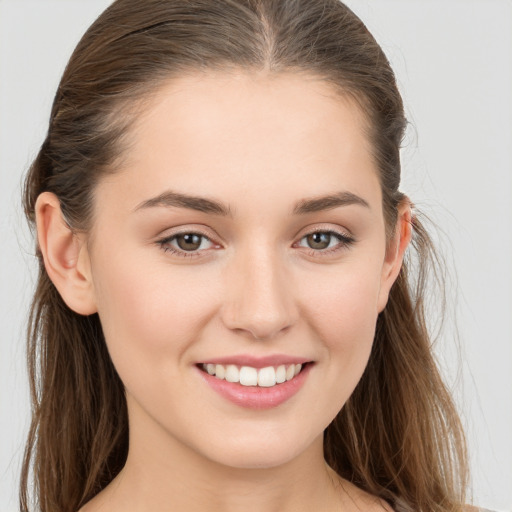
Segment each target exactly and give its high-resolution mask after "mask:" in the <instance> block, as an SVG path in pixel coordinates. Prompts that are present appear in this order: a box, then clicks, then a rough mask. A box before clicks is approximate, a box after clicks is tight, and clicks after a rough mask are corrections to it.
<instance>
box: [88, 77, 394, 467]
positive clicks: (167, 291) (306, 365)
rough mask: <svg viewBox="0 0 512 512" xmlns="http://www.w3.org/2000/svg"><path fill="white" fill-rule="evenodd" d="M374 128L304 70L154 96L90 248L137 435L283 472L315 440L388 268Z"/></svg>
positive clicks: (366, 349) (101, 210) (380, 300)
mask: <svg viewBox="0 0 512 512" xmlns="http://www.w3.org/2000/svg"><path fill="white" fill-rule="evenodd" d="M364 134H365V130H364V118H363V116H362V113H361V112H360V111H359V110H358V108H357V107H356V106H355V104H354V103H352V102H351V101H349V100H348V99H346V98H342V97H340V96H336V95H335V93H334V91H333V90H332V89H331V88H330V86H329V85H327V84H325V83H323V82H321V81H318V80H315V79H313V78H305V77H304V76H300V77H299V76H294V75H281V76H278V77H274V78H269V77H268V76H254V75H247V74H242V73H241V74H238V75H235V74H233V75H228V74H213V73H210V74H207V75H199V74H198V75H196V76H188V77H186V78H181V79H177V80H174V81H172V82H169V83H168V84H166V85H165V86H164V87H163V88H162V89H161V90H160V91H159V92H158V94H157V95H156V96H155V97H154V99H153V100H152V103H151V105H150V107H149V108H148V109H147V111H146V112H145V114H144V116H143V117H142V118H140V119H139V121H138V123H137V124H136V126H135V127H134V129H133V132H132V142H133V144H132V146H131V148H130V149H129V151H128V154H127V160H126V164H125V166H124V168H123V169H122V170H121V171H120V172H117V173H116V174H114V175H112V176H108V177H106V178H104V179H103V180H102V181H101V182H100V183H99V185H98V187H97V189H96V195H95V224H94V227H93V229H92V237H91V240H90V244H89V246H88V251H89V253H88V258H89V261H90V276H91V280H92V283H93V296H94V302H95V307H96V308H97V310H98V313H99V316H100V319H101V323H102V326H103V329H104V333H105V337H106V341H107V345H108V349H109V351H110V354H111V357H112V360H113V362H114V365H115V367H116V369H117V371H118V373H119V375H120V377H121V379H122V381H123V383H124V385H125V387H126V395H127V401H128V408H129V417H130V435H131V443H133V445H134V446H135V445H136V443H137V439H139V440H140V442H142V439H143V438H144V439H145V441H144V442H145V443H149V444H151V443H153V442H156V441H155V440H156V439H158V440H159V441H158V442H159V443H160V445H162V446H163V444H165V443H162V440H165V442H166V443H168V445H169V446H174V447H180V449H183V450H188V451H189V452H190V453H193V454H195V455H196V456H200V457H203V458H206V459H209V460H210V461H214V462H218V463H221V464H225V465H228V466H232V467H271V466H275V465H278V464H282V463H285V462H287V461H290V460H292V459H293V458H294V457H297V456H298V455H299V454H301V453H303V452H304V451H306V450H307V449H308V447H310V446H312V445H313V444H314V443H315V442H318V440H319V439H321V437H322V432H323V430H324V429H325V427H326V426H327V425H328V424H329V423H330V422H331V421H332V419H333V418H334V417H335V415H336V414H337V413H338V411H339V410H340V409H341V408H342V407H343V404H344V403H345V402H346V400H347V399H348V397H349V396H350V394H351V393H352V391H353V389H354V387H355V386H356V384H357V382H358V381H359V379H360V377H361V375H362V373H363V370H364V368H365V366H366V364H367V361H368V357H369V354H370V350H371V347H372V341H373V336H374V331H375V323H376V319H377V315H378V313H379V311H381V310H382V308H383V307H384V304H385V302H386V298H387V293H388V291H389V287H390V286H391V283H392V280H393V276H392V275H391V274H392V267H393V264H394V263H393V262H394V259H393V258H391V257H390V256H389V251H386V236H385V226H384V220H383V214H382V196H381V190H380V186H379V180H378V175H377V170H376V167H375V163H374V161H373V159H372V157H371V151H370V147H369V145H368V141H367V140H366V137H365V135H364ZM298 365H301V366H298ZM299 370H300V371H299ZM297 371H299V373H298V374H297V375H295V374H296V373H297ZM276 380H277V383H276ZM230 381H232V382H230ZM148 432H151V434H150V435H148ZM160 449H161V448H160Z"/></svg>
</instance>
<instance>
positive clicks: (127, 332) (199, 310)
mask: <svg viewBox="0 0 512 512" xmlns="http://www.w3.org/2000/svg"><path fill="white" fill-rule="evenodd" d="M109 259H110V261H116V260H112V259H111V258H109ZM117 261H119V263H118V264H115V265H112V264H108V262H107V261H106V260H104V261H98V264H97V268H98V269H102V270H101V271H99V272H98V273H97V274H96V275H95V287H96V295H97V303H98V312H99V316H100V319H101V323H102V327H103V331H104V334H105V338H106V342H107V345H108V348H109V351H110V354H111V357H112V359H113V361H114V364H115V366H116V368H117V369H118V371H119V373H120V374H121V373H122V371H123V367H126V369H129V368H130V367H133V361H134V360H136V361H138V364H139V367H140V368H141V370H142V368H144V366H146V367H147V370H148V371H150V372H153V371H155V370H157V369H158V368H159V367H163V365H165V364H166V361H169V360H172V361H174V362H176V360H177V359H178V360H179V358H180V356H181V355H182V354H183V353H184V352H185V351H186V349H187V348H188V346H189V344H190V343H191V340H193V339H197V337H198V336H199V335H200V332H201V330H202V328H203V327H204V324H205V321H206V320H205V319H207V318H209V316H211V315H210V311H211V310H212V309H214V307H213V304H212V301H213V298H211V297H209V295H208V290H205V287H204V286H202V285H201V284H202V283H204V280H202V278H201V276H200V275H196V276H195V277H194V278H193V279H191V278H190V276H189V275H187V273H186V272H180V271H179V269H178V270H175V269H172V268H171V266H168V267H167V268H166V269H165V268H164V269H162V265H161V264H160V265H148V262H147V261H144V262H142V261H137V259H136V258H135V257H132V258H130V259H124V260H120V259H118V260H117ZM165 270H166V271H165ZM196 273H197V272H196ZM96 283H97V286H96ZM167 356H169V357H167ZM164 370H165V371H168V370H169V369H168V368H165V369H163V371H164ZM123 380H124V379H123Z"/></svg>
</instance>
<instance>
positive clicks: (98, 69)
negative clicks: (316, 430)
mask: <svg viewBox="0 0 512 512" xmlns="http://www.w3.org/2000/svg"><path fill="white" fill-rule="evenodd" d="M212 69H216V70H219V69H224V70H229V69H249V70H265V71H266V72H268V73H269V74H272V73H283V72H293V73H306V74H308V75H314V76H317V77H320V78H322V79H323V80H325V81H327V82H329V83H330V84H332V85H333V87H335V88H336V89H337V90H338V91H339V92H340V93H341V94H345V95H350V96H351V97H352V98H353V99H355V100H356V101H357V102H358V103H359V105H360V106H361V108H362V109H363V111H364V113H365V115H366V118H367V121H368V126H369V129H368V137H369V139H370V141H371V143H372V144H371V146H372V149H373V153H374V158H375V162H376V164H377V167H378V170H379V176H380V182H381V186H382V194H383V211H384V214H385V218H386V223H387V227H388V229H389V230H392V229H393V226H394V224H395V221H396V216H397V206H398V204H399V202H400V201H401V200H402V199H403V195H402V194H401V193H400V192H399V190H398V188H399V183H400V154H399V151H400V144H401V142H402V139H403V135H404V130H405V128H406V119H405V116H404V109H403V105H402V99H401V97H400V94H399V92H398V89H397V86H396V82H395V76H394V74H393V71H392V69H391V67H390V65H389V62H388V60H387V59H386V57H385V55H384V53H383V52H382V49H381V48H380V46H379V45H378V44H377V43H376V41H375V39H374V38H373V37H372V35H371V34H370V33H369V32H368V30H367V29H366V27H365V25H364V24H363V23H362V22H361V21H360V20H359V19H358V18H357V16H355V15H354V14H353V13H352V11H351V10H350V9H348V8H347V7H346V6H345V5H343V4H342V3H341V2H339V1H338V0H314V1H312V0H279V1H275V0H145V1H144V2H141V1H140V0H117V1H116V2H114V3H113V4H112V5H111V6H110V7H109V8H108V9H107V10H106V11H105V12H104V13H103V14H102V15H101V16H100V17H99V18H98V20H97V21H96V22H95V23H94V24H93V25H92V26H91V27H90V29H89V30H88V31H87V32H86V34H85V35H84V36H83V38H82V40H81V41H80V43H79V44H78V46H77V48H76V49H75V51H74V53H73V55H72V57H71V59H70V61H69V63H68V66H67V68H66V70H65V72H64V75H63V77H62V80H61V83H60V85H59V88H58V91H57V94H56V97H55V101H54V104H53V108H52V112H51V118H50V123H49V129H48V134H47V136H46V139H45V141H44V143H43V144H42V147H41V149H40V151H39V154H38V155H37V158H36V159H35V161H34V163H33V164H32V166H31V168H30V171H29V173H28V176H27V179H26V186H25V192H24V206H25V211H26V214H27V217H28V219H29V222H30V223H31V224H32V225H33V224H34V206H35V201H36V199H37V197H38V195H39V194H40V193H42V192H44V191H50V192H53V193H55V194H56V195H57V196H58V198H59V200H60V203H61V208H62V211H63V215H64V217H65V219H66V221H67V223H68V224H69V226H70V228H71V229H72V230H74V231H87V229H88V228H89V227H90V225H91V222H92V218H93V213H94V212H93V195H94V189H95V184H96V183H97V182H98V180H100V179H101V176H102V175H103V174H105V173H108V172H115V171H116V169H117V167H118V165H119V162H120V159H121V158H122V156H123V152H124V151H125V150H126V147H127V134H129V130H130V127H131V125H132V124H133V122H134V121H135V119H136V118H137V112H140V109H143V104H144V101H143V100H144V99H146V98H147V97H148V95H149V94H151V93H152V92H154V91H156V90H157V89H158V87H159V85H161V84H162V83H163V82H164V81H166V80H169V79H170V78H172V77H173V76H178V75H180V74H181V73H185V72H187V71H198V70H199V71H201V70H205V71H208V70H212ZM413 228H414V234H413V248H412V249H411V250H410V253H409V259H411V258H415V259H414V275H412V276H409V275H408V266H409V267H410V262H409V261H406V262H405V263H404V265H403V268H402V270H401V272H400V275H399V277H398V279H397V281H396V283H395V284H394V285H393V287H392V289H391V293H390V297H389V302H388V304H387V306H386V308H385V310H384V311H383V312H382V313H381V314H380V315H379V318H378V321H377V328H376V333H375V340H374V346H373V350H372V353H371V356H370V360H369V363H368V366H367V368H366V370H365V372H364V374H363V376H362V378H361V381H360V382H359V384H358V386H357V387H356V389H355V391H354V393H353V395H352V396H351V397H350V399H349V400H348V402H347V403H346V405H345V406H344V407H343V409H342V410H341V411H340V412H339V414H338V415H337V417H336V418H335V420H334V421H333V422H332V424H331V425H330V426H329V427H328V428H327V429H326V432H325V444H324V446H325V458H326V460H327V462H328V463H329V464H330V465H331V466H332V467H333V468H334V469H335V470H336V471H337V472H338V473H339V474H340V475H341V476H342V477H344V478H347V479H348V480H350V481H352V482H354V483H355V484H356V485H358V486H359V487H361V488H363V489H365V490H367V491H368V492H370V493H372V494H374V495H376V496H380V497H382V498H383V499H385V500H387V501H388V502H389V503H390V504H391V505H392V506H394V507H395V508H397V509H401V510H411V511H416V512H420V511H422V512H427V511H428V512H448V511H456V510H461V509H462V504H463V502H464V492H465V488H466V484H467V462H466V451H465V443H464V436H463V433H462V429H461V425H460V421H459V419H458V416H457V413H456V410H455V408H454V405H453V403H452V399H451V397H450V394H449V393H448V391H447V389H446V387H445V385H444V384H443V382H442V380H441V378H440V375H439V372H438V369H437V367H436V364H435V361H434V358H433V354H432V346H431V341H430V337H429V334H428V332H427V328H426V319H425V313H424V309H425V308H424V297H425V293H426V288H427V286H426V285H427V273H426V272H427V270H428V269H429V262H432V261H433V259H432V246H431V242H430V239H429V237H428V235H427V233H426V231H425V230H424V229H423V227H422V225H421V223H420V222H419V220H418V218H417V217H416V218H415V219H414V221H413ZM37 254H38V258H39V279H38V283H37V289H36V292H35V296H34V300H33V304H32V309H31V317H30V325H29V332H28V362H29V370H30V380H31V394H32V405H33V419H32V424H31V428H30V432H29V436H28V441H27V446H26V453H25V459H24V464H23V470H22V477H21V492H20V506H21V510H22V511H24V512H25V511H28V510H29V509H30V508H31V504H30V502H31V493H30V491H29V487H33V489H34V493H33V494H34V496H33V497H34V500H35V501H36V505H35V506H36V509H37V510H40V511H42V512H76V510H77V509H78V508H79V507H80V506H81V505H83V504H84V503H86V502H87V501H88V500H90V499H91V498H92V497H93V496H94V495H96V494H97V493H98V492H99V491H101V490H102V489H103V488H104V487H105V486H106V485H107V484H108V483H109V482H110V481H111V480H112V479H113V478H114V477H115V475H116V474H117V473H118V472H119V471H120V470H121V468H122V467H123V464H124V463H125V460H126V456H127V451H128V416H127V409H126V402H125V397H124V389H123V384H122V382H121V381H120V379H119V377H118V375H117V373H116V371H115V368H114V367H113V365H112V362H111V360H110V357H109V354H108V352H107V349H106V345H105V340H104V337H103V333H102V328H101V324H100V321H99V318H98V315H97V314H93V315H90V316H86V317H85V316H80V315H78V314H76V313H74V312H73V311H71V310H70V309H69V308H68V307H67V306H66V305H65V304H64V302H63V300H62V299H61V297H60V295H59V294H58V292H57V290H56V289H55V287H54V285H53V284H52V282H51V281H50V279H49V277H48V275H47V273H46V271H45V268H44V264H43V261H42V257H41V254H40V252H39V251H38V253H37ZM412 283H414V284H412ZM32 481H33V485H31V482H32Z"/></svg>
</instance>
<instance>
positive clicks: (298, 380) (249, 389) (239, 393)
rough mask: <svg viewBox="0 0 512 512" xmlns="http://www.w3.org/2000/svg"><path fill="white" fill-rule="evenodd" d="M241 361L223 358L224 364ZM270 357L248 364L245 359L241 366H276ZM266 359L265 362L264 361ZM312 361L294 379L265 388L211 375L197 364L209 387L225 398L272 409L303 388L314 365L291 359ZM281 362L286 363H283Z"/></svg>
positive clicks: (243, 404) (212, 361)
mask: <svg viewBox="0 0 512 512" xmlns="http://www.w3.org/2000/svg"><path fill="white" fill-rule="evenodd" d="M234 360H236V361H239V359H237V358H236V357H234V358H232V359H229V362H228V358H225V359H222V361H223V363H224V364H240V363H239V362H231V361H234ZM268 360H269V358H258V360H257V361H253V362H252V364H248V363H247V362H246V361H247V359H244V361H245V362H244V363H243V364H241V366H253V365H254V364H255V363H258V364H261V365H262V366H253V368H265V367H266V366H275V364H269V363H268V362H266V361H268ZM215 361H219V362H217V363H216V362H215ZM220 361H221V360H214V359H211V360H208V362H209V363H211V364H223V363H221V362H220ZM263 361H265V362H263ZM279 361H280V362H281V361H283V359H279ZM301 361H303V363H301V364H304V363H310V364H306V365H305V366H304V367H303V369H302V370H301V372H300V373H299V374H298V375H296V376H295V377H294V378H293V379H291V380H289V381H286V382H283V383H282V384H276V385H275V386H273V387H269V388H265V387H259V386H242V384H240V383H238V382H228V381H226V380H224V379H218V378H217V377H215V376H214V375H209V374H208V373H206V372H204V371H203V370H201V369H200V368H199V367H198V366H196V370H197V372H199V375H200V377H201V378H202V379H203V380H204V381H205V382H206V384H208V385H209V387H210V388H211V389H212V390H213V391H215V392H216V393H218V394H219V395H220V396H222V397H223V398H225V399H227V400H229V401H230V402H232V403H234V404H235V405H237V406H239V407H244V408H247V409H258V410H263V409H272V408H273V407H278V406H279V405H281V404H283V403H284V402H286V401H287V400H289V399H290V398H292V397H293V396H294V395H295V394H296V393H298V392H299V390H300V389H301V388H302V386H303V384H304V382H305V381H306V379H307V377H308V375H309V372H310V371H311V368H312V367H313V366H314V364H313V363H311V361H308V360H304V359H302V360H297V359H294V358H293V359H290V363H288V364H292V363H293V362H301ZM281 364H286V363H282V362H281Z"/></svg>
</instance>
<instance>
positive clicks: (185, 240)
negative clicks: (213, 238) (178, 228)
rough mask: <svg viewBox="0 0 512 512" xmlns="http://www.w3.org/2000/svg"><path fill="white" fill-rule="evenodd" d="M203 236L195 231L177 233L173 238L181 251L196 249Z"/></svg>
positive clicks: (199, 245)
mask: <svg viewBox="0 0 512 512" xmlns="http://www.w3.org/2000/svg"><path fill="white" fill-rule="evenodd" d="M203 238H205V237H204V236H202V235H197V234H195V233H185V234H183V235H177V236H176V237H175V240H176V244H177V245H178V247H179V248H180V249H182V250H183V251H197V249H199V247H201V242H202V240H203Z"/></svg>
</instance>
